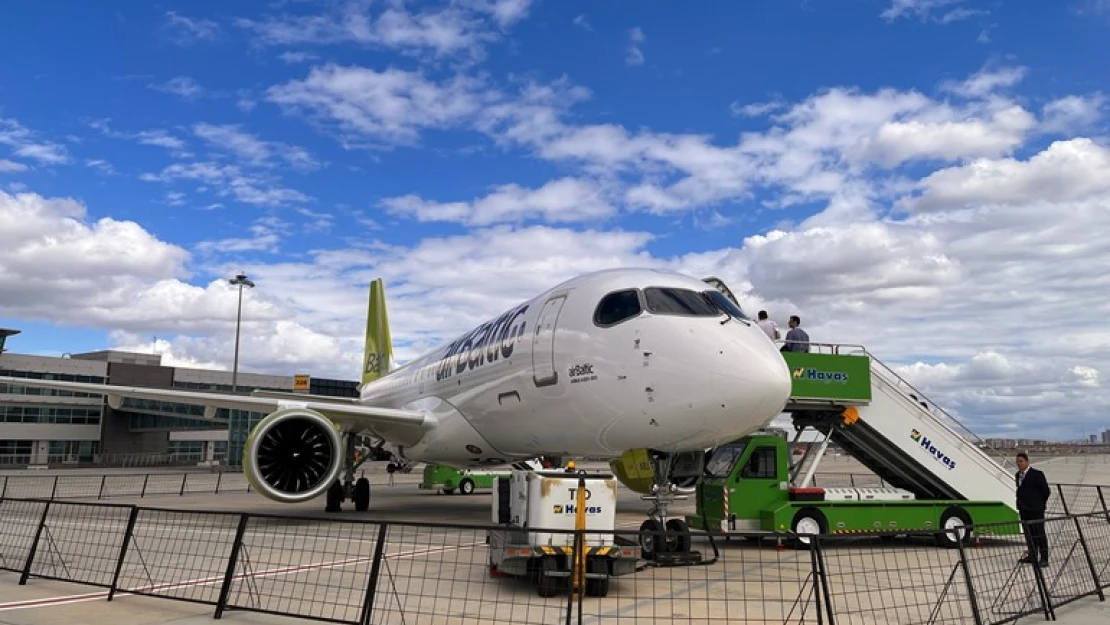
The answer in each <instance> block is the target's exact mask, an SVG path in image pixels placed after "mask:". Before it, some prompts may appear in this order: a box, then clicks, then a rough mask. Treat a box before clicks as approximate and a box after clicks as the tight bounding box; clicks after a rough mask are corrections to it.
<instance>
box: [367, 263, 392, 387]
mask: <svg viewBox="0 0 1110 625" xmlns="http://www.w3.org/2000/svg"><path fill="white" fill-rule="evenodd" d="M392 368H393V341H392V340H391V339H390V338H389V317H388V315H387V314H386V311H385V285H384V283H383V282H382V279H381V278H378V279H376V280H374V281H373V282H371V283H370V310H369V311H368V313H367V315H366V347H365V349H364V351H363V353H362V383H363V384H366V383H367V382H370V381H372V380H377V379H378V378H380V377H382V376H383V375H385V374H387V373H389V372H390V370H392Z"/></svg>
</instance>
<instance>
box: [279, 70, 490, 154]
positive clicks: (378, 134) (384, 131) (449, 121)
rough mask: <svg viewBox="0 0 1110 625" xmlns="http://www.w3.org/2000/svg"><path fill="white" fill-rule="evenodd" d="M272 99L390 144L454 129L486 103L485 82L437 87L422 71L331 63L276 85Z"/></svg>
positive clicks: (463, 79)
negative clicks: (428, 130) (431, 130)
mask: <svg viewBox="0 0 1110 625" xmlns="http://www.w3.org/2000/svg"><path fill="white" fill-rule="evenodd" d="M267 99H269V100H270V101H271V102H274V103H277V104H279V105H281V106H282V107H283V108H285V109H286V110H288V111H290V112H301V113H305V114H308V115H309V116H311V117H313V118H315V119H318V120H321V121H324V122H328V121H331V122H334V123H335V124H336V125H338V127H339V128H340V130H341V131H343V132H344V133H350V134H353V135H358V136H362V137H369V138H372V139H375V140H377V141H381V142H384V143H399V144H413V143H415V142H416V141H417V138H418V136H419V133H420V131H421V130H423V129H426V128H449V127H452V126H454V125H456V124H458V123H460V121H461V120H463V119H465V118H467V117H469V116H472V115H474V114H475V113H477V112H478V111H479V110H480V107H481V105H482V103H483V96H482V94H481V83H480V82H479V81H478V80H476V79H474V78H470V77H467V76H464V75H456V76H455V77H454V78H452V79H451V80H450V81H447V82H444V83H442V84H437V83H435V82H433V81H431V80H428V79H427V78H425V77H424V76H423V75H422V74H421V73H419V72H407V71H404V70H399V69H392V68H390V69H386V70H382V71H376V70H373V69H368V68H362V67H344V66H340V65H334V64H329V65H325V66H322V67H315V68H313V69H312V70H311V71H310V72H309V75H308V76H307V77H306V78H305V79H304V80H292V81H289V82H287V83H285V84H283V85H278V86H274V87H271V88H270V89H269V90H268V91H267Z"/></svg>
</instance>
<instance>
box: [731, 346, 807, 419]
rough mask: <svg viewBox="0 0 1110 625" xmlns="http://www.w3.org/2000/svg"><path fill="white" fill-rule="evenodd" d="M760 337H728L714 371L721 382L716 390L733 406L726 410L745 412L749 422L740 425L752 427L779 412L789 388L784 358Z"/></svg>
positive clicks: (789, 390)
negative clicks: (731, 339) (718, 363)
mask: <svg viewBox="0 0 1110 625" xmlns="http://www.w3.org/2000/svg"><path fill="white" fill-rule="evenodd" d="M756 339H759V340H756ZM762 339H763V337H760V336H741V337H737V340H734V341H730V342H729V343H728V344H727V345H726V346H725V347H724V348H723V349H722V354H721V355H722V356H724V358H723V359H722V360H721V361H720V368H719V370H718V371H717V372H716V373H717V379H718V380H719V383H720V384H721V385H722V386H721V387H720V388H718V389H717V390H718V392H721V393H723V394H724V395H725V397H727V398H728V399H729V401H730V402H731V403H732V404H733V406H734V407H735V408H736V410H735V411H730V412H733V414H741V415H747V416H748V419H747V420H748V421H749V422H748V423H745V424H744V425H745V426H746V427H749V428H753V429H754V428H758V427H760V426H762V425H763V424H765V423H767V422H768V421H770V420H771V419H773V418H775V416H776V415H778V414H779V413H781V412H782V410H783V408H785V407H786V401H787V399H789V397H790V392H791V381H790V368H789V367H788V366H787V364H786V360H785V359H784V358H783V357H782V354H780V353H779V352H778V350H777V349H775V345H774V344H773V343H771V342H770V341H766V340H762ZM756 421H758V423H756ZM736 425H739V424H736Z"/></svg>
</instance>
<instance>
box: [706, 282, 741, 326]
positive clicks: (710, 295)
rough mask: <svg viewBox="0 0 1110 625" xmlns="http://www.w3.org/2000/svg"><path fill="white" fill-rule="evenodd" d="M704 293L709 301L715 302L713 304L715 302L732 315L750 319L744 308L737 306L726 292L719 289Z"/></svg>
mask: <svg viewBox="0 0 1110 625" xmlns="http://www.w3.org/2000/svg"><path fill="white" fill-rule="evenodd" d="M702 295H704V296H705V298H706V299H708V300H709V301H711V302H713V304H715V305H716V306H717V307H718V308H720V309H721V310H723V311H724V312H725V313H727V314H729V315H732V316H733V317H736V318H737V319H748V316H747V315H745V314H744V311H743V309H741V308H740V307H739V306H737V305H736V304H735V303H734V302H733V301H732V300H730V299H729V298H728V297H726V296H725V294H724V293H721V292H720V291H718V290H717V289H710V290H708V291H703V292H702Z"/></svg>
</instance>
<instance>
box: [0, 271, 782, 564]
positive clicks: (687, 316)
mask: <svg viewBox="0 0 1110 625" xmlns="http://www.w3.org/2000/svg"><path fill="white" fill-rule="evenodd" d="M0 383H7V384H13V385H21V386H38V387H47V388H56V389H65V390H71V391H79V392H88V393H99V394H104V395H107V397H108V404H109V405H110V406H112V407H113V408H118V407H119V406H120V405H121V403H122V398H123V397H134V398H139V399H152V400H158V401H165V402H176V403H188V404H195V405H202V406H204V407H205V416H206V417H207V418H213V417H214V415H215V411H216V409H217V408H230V409H238V410H248V411H255V412H268V413H269V414H268V415H267V416H266V417H265V418H263V419H262V420H261V421H259V422H258V424H257V425H256V426H255V427H254V428H253V429H252V431H251V433H250V435H249V437H248V439H247V441H246V444H245V446H244V451H243V470H244V473H245V474H246V476H247V479H248V480H249V482H250V483H251V485H252V486H253V488H254V489H255V490H256V491H257V492H259V493H261V494H262V495H263V496H265V497H268V498H270V499H272V500H276V501H279V502H285V503H290V504H295V503H300V502H305V501H308V500H312V499H315V498H317V497H319V496H320V495H323V494H325V493H326V494H327V506H326V508H325V509H326V510H327V511H329V512H336V511H339V509H340V504H341V503H342V502H343V501H346V500H351V501H353V502H354V504H355V509H356V510H358V511H365V510H367V509H368V507H369V503H370V484H369V481H368V480H367V479H366V478H365V477H363V478H360V479H358V480H357V481H356V480H355V479H354V475H355V469H356V468H357V467H358V466H359V465H360V464H361V462H363V461H365V458H361V459H360V458H359V455H360V454H359V453H358V451H357V449H356V447H357V445H358V443H359V441H360V440H361V439H362V437H364V436H370V437H372V438H374V439H376V440H378V441H379V443H378V445H379V446H384V447H385V450H386V451H388V452H389V453H390V454H392V456H393V457H394V459H395V462H396V463H397V466H403V465H410V466H411V464H413V463H417V462H426V463H436V464H444V465H448V466H453V467H456V468H473V467H485V466H490V465H500V464H507V463H514V462H515V463H520V462H522V461H526V460H529V459H532V458H536V457H538V456H541V455H552V456H563V457H568V456H570V457H594V458H610V459H614V461H615V460H617V459H620V458H621V457H628V454H630V453H632V452H634V451H643V450H647V451H648V452H650V455H649V457H650V462H651V464H652V467H651V472H652V477H651V479H652V482H653V486H652V493H653V494H652V495H650V496H645V499H652V500H653V501H655V502H656V503H655V507H653V509H652V511H651V512H649V519H648V521H645V523H644V525H643V527H642V529H644V531H653V532H663V531H674V532H682V531H688V529H687V528H686V527H685V523H684V522H683V521H681V520H680V519H677V518H676V519H671V520H669V521H668V520H667V518H666V516H667V506H668V505H669V504H670V503H673V500H674V497H676V496H677V495H675V494H674V490H675V489H674V486H673V484H670V483H669V479H670V473H671V471H672V469H673V467H674V464H675V461H676V460H678V459H680V458H682V457H683V454H694V456H695V457H699V458H700V457H703V456H704V451H705V450H706V449H707V448H712V447H715V446H717V445H720V444H724V443H727V442H729V441H733V440H736V439H737V438H740V437H742V436H745V435H747V434H749V433H751V432H753V431H755V430H758V429H759V428H761V427H763V426H764V425H765V424H767V423H768V422H770V421H771V420H772V419H773V418H774V417H775V416H776V415H778V414H780V413H781V412H782V411H783V409H784V408H785V405H786V402H787V399H788V396H789V394H790V389H791V380H790V372H789V369H788V367H787V365H786V362H785V360H784V359H783V357H782V355H781V354H780V352H779V351H778V349H777V346H776V345H775V344H774V343H773V342H772V341H771V340H770V339H769V338H767V335H766V334H764V333H763V332H762V331H761V330H760V329H759V327H758V326H756V325H755V323H754V321H753V320H752V319H751V318H750V317H749V316H748V315H747V314H746V313H745V312H744V311H743V310H742V309H741V308H740V306H739V305H738V303H737V302H736V301H735V297H734V296H733V295H732V293H731V292H730V291H729V290H728V288H727V286H725V285H724V283H723V282H721V281H720V280H718V279H716V278H706V279H704V280H700V279H697V278H693V277H690V276H687V275H683V274H680V273H676V272H670V271H662V270H658V269H636V268H633V269H607V270H601V271H596V272H592V273H587V274H584V275H580V276H578V277H575V278H572V279H570V280H567V281H565V282H562V283H560V284H558V285H556V286H554V287H552V288H550V289H548V290H546V291H544V292H543V293H541V294H539V295H537V296H535V297H533V298H531V299H528V300H526V301H523V302H520V303H519V304H517V305H515V306H513V307H511V308H509V309H508V310H506V311H504V312H503V313H501V314H500V315H497V316H496V317H493V318H491V319H489V320H487V321H485V322H484V323H482V324H480V325H478V326H477V327H474V328H472V329H471V330H469V331H468V332H465V333H464V334H462V335H460V336H458V337H456V338H455V339H454V340H452V341H450V342H448V343H446V344H443V345H441V346H439V347H437V348H436V349H433V350H431V351H429V352H427V353H425V354H423V355H421V356H419V357H417V358H415V359H413V360H412V361H410V362H408V363H406V364H404V365H402V366H397V365H396V364H395V362H394V359H393V348H392V340H391V338H390V333H389V322H388V315H387V312H386V307H385V295H384V286H383V282H382V280H381V279H380V278H378V279H376V280H374V281H373V282H372V283H371V285H370V298H369V312H368V315H367V327H366V346H365V351H364V356H363V373H362V384H361V385H360V387H359V394H360V396H359V397H358V398H337V397H325V396H319V395H304V394H297V393H284V392H275V391H255V392H254V393H253V394H251V395H234V394H220V393H208V392H203V391H184V390H169V389H150V388H137V387H122V386H111V385H101V384H86V383H77V382H61V381H50V380H30V379H22V378H5V377H0ZM639 457H641V458H642V457H643V455H641V456H639ZM340 473H342V474H343V475H342V481H340V479H339V478H340ZM617 473H618V477H621V474H620V473H619V472H617ZM622 481H623V480H622ZM660 536H661V534H660ZM686 542H687V544H688V541H686Z"/></svg>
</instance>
